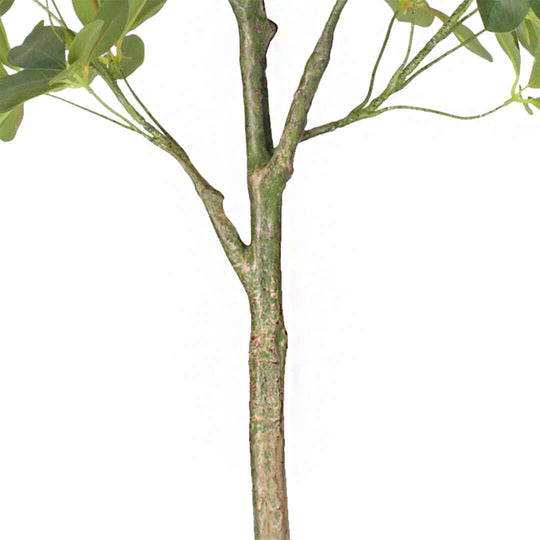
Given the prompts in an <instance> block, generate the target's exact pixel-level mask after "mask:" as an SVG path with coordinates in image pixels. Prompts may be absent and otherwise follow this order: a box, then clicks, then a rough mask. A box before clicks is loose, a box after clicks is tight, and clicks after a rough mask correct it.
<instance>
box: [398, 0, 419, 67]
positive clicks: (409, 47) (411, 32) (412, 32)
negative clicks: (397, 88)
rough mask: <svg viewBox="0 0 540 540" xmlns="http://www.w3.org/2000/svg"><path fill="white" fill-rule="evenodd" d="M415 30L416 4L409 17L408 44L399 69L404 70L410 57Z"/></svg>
mask: <svg viewBox="0 0 540 540" xmlns="http://www.w3.org/2000/svg"><path fill="white" fill-rule="evenodd" d="M415 29H416V2H415V3H414V4H413V8H412V15H411V31H410V32H409V42H408V44H407V51H406V53H405V59H404V60H403V63H402V64H401V69H404V68H405V66H406V65H407V62H408V61H409V58H410V56H411V51H412V46H413V42H414V31H415Z"/></svg>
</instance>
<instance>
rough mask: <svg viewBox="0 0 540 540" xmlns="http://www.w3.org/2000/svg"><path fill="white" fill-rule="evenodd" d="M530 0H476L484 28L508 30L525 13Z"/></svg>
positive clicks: (512, 28) (495, 30)
mask: <svg viewBox="0 0 540 540" xmlns="http://www.w3.org/2000/svg"><path fill="white" fill-rule="evenodd" d="M529 2H530V0H478V10H479V11H480V16H481V17H482V21H483V22H484V26H485V27H486V30H489V31H490V32H510V31H511V30H514V29H515V28H517V27H518V26H519V25H520V23H521V21H523V19H524V18H525V16H526V15H527V12H528V11H529V7H530V3H529Z"/></svg>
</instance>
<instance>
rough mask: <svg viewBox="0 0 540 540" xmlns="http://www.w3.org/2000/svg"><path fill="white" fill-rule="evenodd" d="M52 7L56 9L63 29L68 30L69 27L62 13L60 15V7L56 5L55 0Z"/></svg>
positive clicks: (52, 0)
mask: <svg viewBox="0 0 540 540" xmlns="http://www.w3.org/2000/svg"><path fill="white" fill-rule="evenodd" d="M51 2H52V5H53V6H54V9H56V13H57V14H58V18H59V20H60V23H61V24H62V26H63V28H67V27H68V25H67V24H66V21H65V20H64V17H62V13H60V10H59V9H58V6H57V5H56V2H55V0H51Z"/></svg>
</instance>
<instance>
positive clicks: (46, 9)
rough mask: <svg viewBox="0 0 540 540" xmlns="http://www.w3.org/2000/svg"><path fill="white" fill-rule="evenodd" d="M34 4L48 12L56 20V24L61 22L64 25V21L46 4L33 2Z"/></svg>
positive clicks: (34, 0)
mask: <svg viewBox="0 0 540 540" xmlns="http://www.w3.org/2000/svg"><path fill="white" fill-rule="evenodd" d="M32 1H33V2H34V3H36V4H37V5H38V6H39V7H40V8H41V9H43V10H44V11H46V12H47V13H48V14H49V15H50V16H51V17H52V18H53V19H55V20H56V22H59V23H60V24H62V21H61V20H60V19H59V18H58V17H57V16H56V15H55V14H54V13H53V12H52V11H51V10H50V9H49V8H48V7H47V6H45V5H44V4H42V3H41V2H40V1H39V0H32Z"/></svg>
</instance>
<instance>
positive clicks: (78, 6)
mask: <svg viewBox="0 0 540 540" xmlns="http://www.w3.org/2000/svg"><path fill="white" fill-rule="evenodd" d="M72 1H73V9H74V10H75V13H76V14H77V17H79V20H80V21H81V22H82V23H83V24H88V23H89V22H92V21H93V20H94V17H95V15H96V12H97V10H98V9H99V7H100V6H101V0H72Z"/></svg>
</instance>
